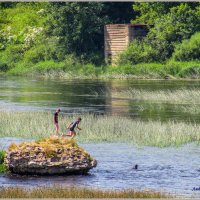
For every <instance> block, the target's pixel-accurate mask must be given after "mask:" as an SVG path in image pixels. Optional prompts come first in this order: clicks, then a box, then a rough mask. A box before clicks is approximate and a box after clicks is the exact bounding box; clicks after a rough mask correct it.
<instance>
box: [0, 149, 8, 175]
mask: <svg viewBox="0 0 200 200" xmlns="http://www.w3.org/2000/svg"><path fill="white" fill-rule="evenodd" d="M5 154H6V152H5V151H3V150H0V173H4V172H6V171H7V167H6V166H5V165H4V157H5Z"/></svg>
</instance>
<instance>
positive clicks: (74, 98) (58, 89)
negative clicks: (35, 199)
mask: <svg viewBox="0 0 200 200" xmlns="http://www.w3.org/2000/svg"><path fill="white" fill-rule="evenodd" d="M199 86H200V82H199V81H182V80H180V81H175V80H109V81H107V80H105V81H104V80H61V79H51V80H50V79H36V78H22V77H20V78H19V77H0V110H11V111H54V110H55V109H56V108H58V107H60V108H61V110H62V113H63V114H66V115H70V114H72V113H94V114H97V115H98V114H100V115H104V114H106V115H118V116H124V117H127V116H128V117H132V118H135V119H140V120H161V121H167V120H175V121H183V122H191V121H193V122H196V123H199V122H200V120H199V115H198V114H192V113H183V112H182V110H181V108H180V109H179V108H178V106H181V105H179V104H177V105H176V109H175V108H174V105H175V103H169V102H168V103H167V102H163V101H162V102H159V101H157V102H151V105H149V102H146V101H135V100H134V99H132V100H131V99H128V98H124V97H123V98H120V97H115V96H114V95H113V93H114V92H116V91H123V90H126V89H127V88H136V89H143V90H147V91H148V90H152V91H156V90H166V89H170V90H172V91H173V90H176V89H179V88H186V89H190V88H191V89H193V88H196V89H198V88H199ZM160 106H162V109H159V107H160ZM13 141H14V142H20V141H22V139H19V138H1V139H0V144H1V148H4V149H6V148H7V146H8V145H9V144H10V143H11V142H13ZM80 145H81V146H83V147H84V148H85V149H86V150H87V151H88V152H90V153H91V154H92V156H93V157H95V158H96V159H97V160H98V166H97V168H95V169H93V170H91V171H90V173H89V175H87V176H46V177H40V176H23V177H21V176H10V175H9V176H8V175H3V174H1V175H0V185H1V186H11V185H18V186H24V187H25V186H28V187H32V186H41V185H46V184H48V185H54V184H56V185H57V184H61V185H64V186H85V187H95V188H104V189H125V188H134V189H154V190H156V191H163V192H170V193H173V194H178V195H186V196H195V197H200V191H193V188H199V186H200V167H199V163H200V157H199V155H200V147H199V146H198V145H195V144H187V145H184V146H182V147H179V148H174V147H173V148H172V147H169V148H155V147H143V148H138V147H135V146H131V145H127V144H121V143H119V144H118V143H112V144H109V143H105V144H102V143H99V144H80ZM136 164H137V165H138V169H137V170H136V169H134V166H135V165H136Z"/></svg>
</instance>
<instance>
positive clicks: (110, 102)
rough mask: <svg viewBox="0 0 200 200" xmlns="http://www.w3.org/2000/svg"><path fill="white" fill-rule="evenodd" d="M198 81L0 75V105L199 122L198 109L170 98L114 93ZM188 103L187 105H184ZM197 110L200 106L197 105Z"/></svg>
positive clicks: (196, 83)
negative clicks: (133, 97)
mask: <svg viewBox="0 0 200 200" xmlns="http://www.w3.org/2000/svg"><path fill="white" fill-rule="evenodd" d="M199 86H200V82H199V81H174V80H162V81H161V80H154V81H153V80H110V81H103V80H59V79H51V80H50V79H35V78H25V77H23V78H22V77H0V109H1V110H2V109H7V110H20V111H22V110H25V111H27V110H54V109H55V108H57V107H61V108H62V111H63V112H64V113H65V114H70V113H84V112H87V113H94V114H108V115H118V116H126V117H127V116H131V117H133V118H138V119H141V120H161V121H166V120H177V121H188V122H189V121H192V122H193V121H196V122H200V119H199V112H196V113H193V112H187V110H186V109H185V110H183V109H182V108H183V106H184V105H179V104H174V103H173V102H170V103H169V102H168V103H166V102H150V101H135V100H130V99H128V98H126V97H123V98H122V97H120V96H118V97H116V95H114V94H116V91H123V90H126V89H127V88H134V89H144V90H147V91H148V90H151V91H152V90H166V89H170V90H175V89H180V88H187V89H188V88H194V87H195V88H199ZM186 106H188V107H190V105H186ZM199 110H200V107H199Z"/></svg>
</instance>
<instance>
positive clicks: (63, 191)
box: [0, 186, 172, 198]
mask: <svg viewBox="0 0 200 200" xmlns="http://www.w3.org/2000/svg"><path fill="white" fill-rule="evenodd" d="M169 197H172V195H169V194H165V193H162V192H155V191H152V190H142V191H137V190H133V189H127V190H100V189H90V188H76V187H67V188H65V187H61V186H53V187H40V188H39V187H37V188H26V189H25V188H21V187H1V188H0V198H169Z"/></svg>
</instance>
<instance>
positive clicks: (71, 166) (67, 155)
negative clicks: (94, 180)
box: [5, 137, 97, 175]
mask: <svg viewBox="0 0 200 200" xmlns="http://www.w3.org/2000/svg"><path fill="white" fill-rule="evenodd" d="M5 164H6V165H7V167H8V169H9V171H10V172H12V173H16V174H31V175H54V174H85V173H87V172H88V171H89V170H90V169H92V168H93V167H96V165H97V161H96V160H95V159H93V158H92V157H91V156H90V154H89V153H87V152H86V151H85V150H84V149H83V148H81V147H79V146H78V144H77V143H76V142H75V141H74V140H71V139H65V138H55V137H50V138H46V139H42V140H39V141H35V142H24V143H21V144H19V145H16V144H11V145H10V147H9V149H8V151H7V153H6V157H5Z"/></svg>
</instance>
